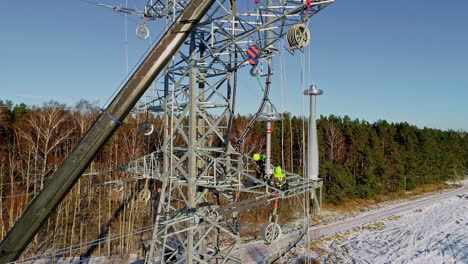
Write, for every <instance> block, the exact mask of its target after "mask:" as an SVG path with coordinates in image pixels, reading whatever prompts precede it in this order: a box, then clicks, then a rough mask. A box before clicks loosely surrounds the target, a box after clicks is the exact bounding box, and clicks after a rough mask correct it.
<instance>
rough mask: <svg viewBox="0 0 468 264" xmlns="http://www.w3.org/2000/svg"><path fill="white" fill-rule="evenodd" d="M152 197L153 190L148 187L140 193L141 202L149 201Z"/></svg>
mask: <svg viewBox="0 0 468 264" xmlns="http://www.w3.org/2000/svg"><path fill="white" fill-rule="evenodd" d="M150 198H151V192H150V190H149V189H148V188H145V189H143V190H141V192H140V193H139V194H138V200H139V201H140V202H144V203H146V202H148V201H149V199H150Z"/></svg>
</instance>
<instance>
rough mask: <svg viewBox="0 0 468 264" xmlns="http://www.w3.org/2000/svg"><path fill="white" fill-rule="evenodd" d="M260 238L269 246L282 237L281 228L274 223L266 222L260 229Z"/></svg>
mask: <svg viewBox="0 0 468 264" xmlns="http://www.w3.org/2000/svg"><path fill="white" fill-rule="evenodd" d="M260 236H261V237H262V239H263V240H265V242H267V243H268V244H271V243H273V242H276V241H278V240H279V239H280V237H281V227H280V225H278V224H276V223H274V222H265V223H263V225H262V227H261V228H260Z"/></svg>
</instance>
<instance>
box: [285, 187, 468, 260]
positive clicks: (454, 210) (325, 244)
mask: <svg viewBox="0 0 468 264" xmlns="http://www.w3.org/2000/svg"><path fill="white" fill-rule="evenodd" d="M464 183H465V187H464V188H460V189H457V190H455V191H449V192H446V193H442V194H439V195H434V196H430V197H426V198H423V199H419V200H415V201H409V202H407V203H403V204H400V205H394V206H390V207H386V208H382V209H378V210H372V211H368V212H365V213H363V214H362V215H359V216H357V217H353V218H351V219H347V220H344V221H342V222H338V223H335V224H331V225H329V226H328V228H327V227H316V228H314V229H312V230H311V232H312V235H311V236H310V237H309V239H310V241H312V240H313V239H314V238H318V237H321V238H320V239H318V240H315V241H312V242H310V243H307V245H308V246H306V245H305V243H303V246H300V247H299V248H297V249H296V250H295V251H293V252H292V253H291V254H289V255H288V256H286V257H284V258H282V261H284V262H288V263H297V262H300V261H301V259H307V258H308V259H311V258H314V259H316V260H319V261H320V262H321V263H468V198H467V197H468V188H467V187H466V180H465V181H464ZM366 218H367V219H368V220H367V221H365V220H366ZM347 223H349V224H347Z"/></svg>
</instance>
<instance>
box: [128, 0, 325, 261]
mask: <svg viewBox="0 0 468 264" xmlns="http://www.w3.org/2000/svg"><path fill="white" fill-rule="evenodd" d="M333 1H334V0H315V1H312V0H310V1H299V0H294V1H273V0H268V1H265V2H264V1H262V2H258V1H255V3H256V4H255V8H254V9H251V10H247V8H246V7H245V6H246V5H244V4H240V3H238V2H237V1H235V0H231V1H227V0H224V1H223V0H221V1H216V2H215V3H214V4H213V6H212V7H211V9H210V10H209V11H208V13H207V14H206V15H205V17H204V19H203V20H202V21H201V22H200V23H199V24H198V25H197V27H196V29H195V30H194V31H193V32H192V33H191V36H190V38H189V39H188V40H187V41H186V43H185V46H183V47H182V48H181V49H180V50H179V52H178V54H177V56H175V57H174V58H173V61H172V63H171V64H170V66H168V67H167V69H166V71H165V74H164V75H163V76H161V77H160V79H159V82H158V83H156V85H155V90H154V91H153V93H152V94H153V95H156V96H154V97H152V98H151V99H149V100H148V98H146V99H145V100H144V101H143V102H142V103H140V104H139V105H138V106H137V109H140V110H145V111H151V112H154V113H159V114H161V115H162V116H163V119H164V143H163V145H162V147H161V149H160V150H159V151H156V152H153V153H150V154H148V155H146V156H144V157H142V158H139V159H137V160H135V161H133V162H130V163H128V164H126V165H124V166H122V167H121V168H120V170H123V171H126V172H130V173H132V174H133V175H134V177H136V178H138V179H155V180H158V181H161V182H162V188H161V191H160V198H159V204H158V214H157V217H156V223H155V225H154V233H153V238H152V240H151V243H150V251H149V253H148V254H147V256H146V261H147V262H148V263H193V262H197V263H212V262H215V263H217V262H219V263H241V262H242V250H241V249H240V246H241V242H242V239H241V236H240V232H239V222H238V218H237V217H238V213H239V212H240V211H242V210H246V209H248V208H252V207H254V206H259V205H262V204H266V203H268V202H271V201H275V202H277V201H278V200H279V199H288V198H292V197H295V198H299V197H310V200H311V201H312V203H314V205H315V207H319V206H320V205H319V203H318V199H317V195H316V191H317V189H318V188H319V187H320V186H321V185H322V182H321V180H320V179H319V178H318V177H317V175H316V174H317V173H318V170H317V168H315V169H312V168H310V169H309V172H311V171H313V172H314V175H307V176H304V177H303V176H299V175H295V174H292V173H286V175H287V177H286V178H287V188H279V187H278V186H277V185H274V184H272V183H271V181H270V179H272V173H273V168H272V167H271V166H270V165H269V155H267V166H266V172H267V173H266V174H267V175H266V178H265V179H259V178H257V177H256V176H255V169H254V163H253V161H252V160H251V158H249V157H248V156H246V155H244V154H242V153H239V152H238V151H237V150H236V148H235V146H232V145H231V125H232V121H233V117H234V110H235V104H236V92H237V89H239V88H238V85H237V83H238V69H239V68H241V67H244V66H248V65H250V64H249V55H248V53H247V52H246V51H247V49H248V48H249V47H251V46H253V45H255V46H256V47H258V49H259V50H260V53H261V54H262V59H263V60H264V62H265V63H266V64H267V66H266V67H267V72H266V73H265V74H264V75H262V77H265V79H266V82H265V84H266V92H265V98H268V91H269V88H270V87H269V86H270V82H271V75H272V74H273V62H272V59H273V57H274V56H275V55H277V54H278V52H279V51H278V49H276V46H277V43H278V41H280V40H281V39H282V38H284V37H285V36H286V35H287V37H288V42H289V44H290V47H291V49H298V48H302V47H303V46H304V45H306V44H308V41H309V38H310V36H309V35H308V29H307V27H306V26H305V25H304V23H306V22H307V21H308V19H310V17H311V16H313V15H315V14H317V13H318V12H319V11H321V10H322V9H323V8H325V7H326V6H328V5H329V4H330V3H332V2H333ZM252 3H254V1H252ZM186 4H187V2H186V1H162V0H161V1H154V2H153V1H150V2H149V3H148V6H147V8H146V17H148V18H150V19H157V18H162V17H166V19H167V20H168V21H170V20H171V19H172V17H173V16H175V15H176V14H177V13H178V12H180V11H181V10H183V9H184V7H185V5H186ZM252 74H254V75H255V74H258V73H257V72H255V71H253V73H252ZM266 101H267V100H264V102H263V103H262V106H261V107H260V109H259V113H257V114H256V115H255V118H256V119H257V120H262V121H266V122H267V128H270V124H271V122H273V121H275V120H278V118H279V117H278V113H275V112H274V111H271V109H272V106H271V105H270V103H268V102H266ZM265 105H268V109H269V110H270V111H267V112H266V113H261V112H262V111H263V110H264V106H265ZM313 129H315V127H313ZM245 134H246V133H244V136H245ZM267 134H268V129H267ZM313 145H315V146H316V144H313ZM268 147H269V146H267V148H268ZM311 153H312V154H311ZM313 153H315V155H317V151H316V150H315V152H314V151H313V150H311V151H309V156H310V155H313ZM267 154H268V153H267ZM317 158H318V157H309V160H311V159H312V160H314V161H316V160H317ZM314 164H315V162H314ZM317 166H318V164H317ZM242 193H250V194H252V196H251V197H253V198H249V199H242V197H245V196H242V195H241V194H242ZM309 203H310V201H305V202H304V205H303V206H306V204H309ZM309 209H310V208H306V209H305V210H309ZM272 214H276V210H275V211H274V212H272ZM303 220H304V223H303V224H302V226H301V231H299V232H298V237H300V236H301V235H303V234H304V232H305V230H306V229H307V226H308V224H309V219H308V217H304V219H303ZM278 228H279V226H278V220H277V215H274V216H272V217H270V221H269V222H267V223H266V224H264V226H263V227H262V230H261V232H263V233H262V237H264V238H266V240H270V241H267V242H268V243H273V242H274V241H275V240H277V238H278V237H277V234H278V232H279V230H276V229H278ZM296 242H297V241H296ZM293 243H294V241H292V242H290V243H289V244H288V243H286V244H287V245H290V244H293ZM288 249H289V247H288V246H284V247H283V248H282V249H281V250H280V252H278V254H276V255H275V256H273V257H272V258H270V261H271V259H274V258H277V257H278V256H280V255H281V254H283V253H284V251H285V250H288ZM268 261H269V260H265V262H268Z"/></svg>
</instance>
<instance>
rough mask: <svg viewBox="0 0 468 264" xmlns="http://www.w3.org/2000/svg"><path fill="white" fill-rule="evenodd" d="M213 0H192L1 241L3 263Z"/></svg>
mask: <svg viewBox="0 0 468 264" xmlns="http://www.w3.org/2000/svg"><path fill="white" fill-rule="evenodd" d="M213 2H214V0H192V1H190V3H189V4H188V5H187V7H186V8H185V9H184V11H183V12H182V14H181V15H180V16H179V17H178V18H177V20H176V21H175V22H174V23H173V25H172V26H171V27H170V28H169V30H168V31H167V32H166V34H165V35H164V36H163V37H162V38H161V40H160V41H159V43H158V44H157V45H156V46H155V47H154V48H153V50H152V51H151V52H150V53H149V54H148V56H147V57H146V58H145V60H144V61H143V62H142V63H141V65H140V66H139V67H138V69H137V70H136V71H135V72H134V73H133V75H132V76H131V77H130V79H129V80H128V81H127V83H126V84H125V85H124V87H123V88H122V89H121V90H120V92H119V93H118V94H117V96H116V97H115V98H114V100H113V101H112V102H111V103H110V105H109V106H108V107H107V109H106V111H105V114H104V113H103V114H101V115H100V116H99V118H98V119H97V120H96V121H95V122H94V124H93V125H92V126H91V128H90V129H89V130H88V132H86V134H85V135H84V136H83V138H82V139H81V140H80V142H79V143H78V144H77V145H76V147H75V148H74V149H73V150H72V151H71V152H70V154H69V155H68V156H67V158H66V159H65V160H64V161H63V163H62V164H61V165H60V167H59V168H58V169H57V171H56V172H55V173H54V175H53V176H52V178H51V180H50V182H49V183H48V184H47V185H46V186H45V187H44V189H43V190H42V191H41V192H40V193H39V194H38V195H37V196H36V198H35V199H34V200H33V201H32V202H31V204H30V205H29V206H28V208H27V209H26V211H25V212H24V213H23V215H22V216H21V217H20V219H19V220H18V221H17V222H16V223H15V225H14V226H13V228H12V229H11V230H10V231H9V232H8V234H7V235H6V236H5V238H4V239H3V241H2V243H1V244H0V263H7V262H11V261H14V260H16V259H18V257H19V256H20V255H21V253H22V252H23V251H24V249H25V248H26V247H27V245H28V244H29V242H30V241H31V239H33V237H34V236H35V235H36V233H37V232H38V230H39V228H40V227H41V226H42V224H43V223H44V222H45V221H46V219H47V218H48V217H49V215H50V213H51V212H52V210H54V208H55V207H57V205H58V204H59V203H60V202H61V201H62V200H63V199H64V197H65V195H67V193H68V192H69V191H70V189H71V188H72V187H73V185H75V183H76V181H77V180H78V179H79V178H80V176H81V174H82V173H83V172H84V170H86V168H87V167H88V165H89V164H90V162H91V161H92V159H93V158H94V157H95V156H96V154H97V153H98V151H99V150H100V149H101V148H102V146H103V145H104V144H105V143H106V142H107V141H108V139H109V138H110V137H111V136H112V135H113V134H114V132H115V131H116V129H117V128H118V124H117V123H118V122H120V121H119V120H123V119H124V118H125V117H126V116H127V114H128V113H129V112H130V110H131V109H132V108H133V106H134V105H135V104H136V102H137V101H138V99H140V97H141V96H142V95H143V93H144V92H145V91H146V89H147V88H148V87H149V86H150V85H151V83H152V82H153V81H154V79H155V78H156V76H157V75H158V74H159V73H160V72H161V70H162V69H163V67H164V66H165V65H166V64H167V63H168V62H169V61H170V59H171V57H172V56H173V55H174V54H175V53H176V52H177V50H178V49H179V48H180V46H181V45H182V44H183V42H184V41H185V39H187V36H188V34H189V33H190V32H191V31H192V30H193V28H194V27H195V26H196V24H197V23H198V21H200V20H201V19H202V17H203V16H204V15H205V13H206V12H207V11H208V9H209V8H210V6H211V5H212V4H213Z"/></svg>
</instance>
